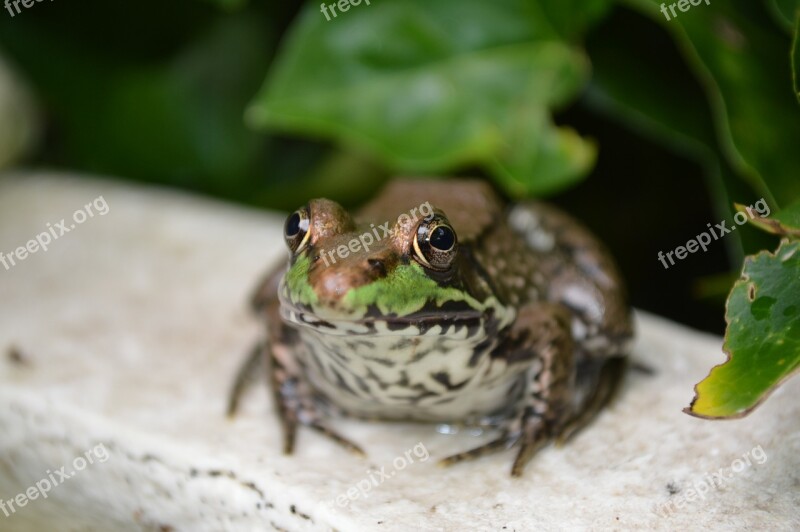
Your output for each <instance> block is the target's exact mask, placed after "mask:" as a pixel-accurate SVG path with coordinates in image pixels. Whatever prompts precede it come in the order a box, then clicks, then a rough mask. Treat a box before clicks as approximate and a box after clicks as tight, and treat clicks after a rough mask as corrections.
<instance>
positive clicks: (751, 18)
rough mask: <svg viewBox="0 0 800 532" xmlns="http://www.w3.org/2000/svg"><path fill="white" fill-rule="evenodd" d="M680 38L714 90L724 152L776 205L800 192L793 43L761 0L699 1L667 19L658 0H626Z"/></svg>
mask: <svg viewBox="0 0 800 532" xmlns="http://www.w3.org/2000/svg"><path fill="white" fill-rule="evenodd" d="M628 3H630V4H632V5H634V6H638V7H639V8H640V9H642V10H643V11H644V12H645V13H648V14H650V15H651V16H653V17H654V18H655V19H656V20H660V21H661V23H662V24H664V25H665V27H667V28H668V29H669V30H670V31H672V32H673V35H674V36H675V37H676V38H677V39H678V40H679V42H680V43H681V47H682V48H683V50H684V53H685V55H686V58H687V60H688V61H689V62H690V64H691V65H692V67H693V69H694V70H695V72H696V73H697V75H698V77H699V79H700V80H701V81H702V83H703V84H704V86H705V88H706V91H707V93H708V94H709V96H710V98H711V102H712V106H713V109H714V116H715V121H716V127H715V129H716V132H717V135H718V138H719V141H720V142H721V144H722V146H723V150H724V152H725V153H726V156H727V158H728V159H729V161H730V162H731V163H732V165H733V167H734V168H735V169H736V171H737V173H739V174H740V175H742V176H744V177H745V178H746V179H747V180H748V181H749V182H750V183H751V186H752V187H753V188H754V189H755V190H757V191H759V193H761V194H762V195H763V196H764V197H765V198H766V199H767V200H768V201H769V202H770V204H771V205H780V204H785V203H790V202H792V201H794V200H796V199H798V198H800V180H798V179H797V175H798V174H800V150H797V149H796V143H797V139H798V138H800V106H798V105H797V102H796V98H795V97H794V96H793V94H792V93H793V92H794V91H793V90H788V89H789V87H790V86H791V85H790V79H791V68H790V65H789V64H788V63H787V61H786V51H787V50H788V49H789V48H790V46H791V42H790V39H789V37H788V36H786V35H785V34H784V33H783V32H780V31H775V23H774V21H773V19H772V18H771V17H769V16H768V13H767V12H766V9H765V7H764V4H763V3H759V2H752V1H751V0H730V1H729V2H713V3H711V5H706V4H705V3H702V4H700V5H698V6H693V7H691V9H690V10H689V11H687V12H685V13H683V12H678V16H677V17H675V18H672V19H671V20H670V21H666V19H665V17H664V15H663V14H662V13H661V12H660V10H659V8H660V6H661V4H662V3H663V2H662V1H661V0H628Z"/></svg>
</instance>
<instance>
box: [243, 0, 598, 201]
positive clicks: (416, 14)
mask: <svg viewBox="0 0 800 532" xmlns="http://www.w3.org/2000/svg"><path fill="white" fill-rule="evenodd" d="M545 5H547V6H548V9H545V8H544V6H545ZM555 5H556V4H555V2H554V0H536V1H531V0H500V1H499V2H494V3H492V4H489V3H487V2H484V1H482V0H440V1H437V2H435V3H430V2H426V1H424V0H408V1H405V2H396V3H383V4H381V5H380V7H378V6H377V5H372V6H367V5H365V4H361V5H360V6H358V7H352V8H350V10H349V11H348V12H347V13H339V14H338V15H337V17H336V18H333V17H331V20H330V21H327V20H326V18H325V16H324V15H323V14H322V13H321V12H320V10H319V8H318V7H317V6H316V4H311V5H309V6H307V7H306V9H305V10H304V12H303V13H302V14H301V16H300V19H299V21H298V22H297V24H296V26H295V27H294V28H293V30H292V32H291V36H290V37H289V39H288V41H287V42H286V43H285V47H284V49H283V50H282V52H281V54H280V56H279V58H278V60H277V64H276V65H275V67H274V68H273V71H272V72H271V74H270V76H269V77H268V79H267V81H266V83H265V85H264V87H263V89H262V91H261V93H260V94H259V95H258V96H257V98H256V100H255V102H254V103H253V104H252V106H251V107H250V109H249V111H248V115H247V117H248V119H249V122H250V123H251V124H253V125H254V126H256V127H263V128H269V129H271V130H277V131H285V132H292V133H298V134H305V135H314V136H322V137H325V138H331V139H335V140H337V141H338V142H341V143H344V144H347V145H351V146H354V147H356V148H358V149H362V150H365V151H366V152H367V153H371V154H373V155H375V156H377V157H378V158H380V159H381V160H382V161H384V162H385V163H386V164H388V165H389V166H390V167H391V168H392V169H393V170H396V171H403V172H419V173H436V172H446V171H452V170H453V169H456V168H459V167H465V166H469V165H480V166H483V167H485V168H487V169H488V170H489V171H490V172H492V173H493V174H494V175H495V176H496V177H497V178H498V179H499V181H500V183H501V184H502V185H503V186H504V187H505V188H506V189H507V190H508V191H509V192H511V193H515V194H522V193H526V192H527V193H530V192H533V193H545V192H552V191H554V190H557V189H559V188H563V187H564V186H567V185H568V184H570V183H572V182H574V181H575V180H577V179H579V178H580V177H582V176H584V175H585V174H586V173H587V172H588V171H589V169H590V167H591V165H592V163H593V161H594V149H593V147H592V146H591V144H589V143H588V142H587V141H585V140H583V139H582V138H581V137H580V136H578V135H577V134H575V133H574V132H573V131H571V130H569V129H568V128H564V127H557V126H555V125H554V124H553V121H552V119H551V117H550V115H549V112H548V111H549V109H552V108H554V107H558V106H562V105H564V104H565V103H567V102H568V101H569V100H570V99H571V98H572V97H573V96H574V95H575V94H576V93H577V91H578V90H579V89H580V88H581V87H582V86H583V84H584V83H585V81H586V79H587V77H588V72H589V64H588V61H587V60H586V58H585V56H584V55H583V54H582V53H581V52H580V51H578V50H576V49H574V48H572V47H570V46H569V45H568V44H566V43H564V42H562V41H561V40H560V34H561V33H568V34H572V32H573V31H574V30H573V29H570V28H569V27H568V26H569V25H565V24H564V23H563V20H566V17H565V16H563V13H562V12H561V11H559V10H558V9H557V8H556V7H554V6H555ZM603 5H605V2H594V3H593V6H595V7H594V8H593V9H594V11H595V12H600V11H602V9H600V8H602V7H603ZM562 9H563V8H562ZM453 13H457V14H458V16H457V17H454V16H453ZM543 13H548V14H552V13H560V14H561V15H562V18H560V19H556V18H555V17H551V18H548V16H543V15H542V14H543ZM329 16H330V15H329ZM592 20H593V19H592ZM560 21H562V22H560ZM542 172H544V173H542Z"/></svg>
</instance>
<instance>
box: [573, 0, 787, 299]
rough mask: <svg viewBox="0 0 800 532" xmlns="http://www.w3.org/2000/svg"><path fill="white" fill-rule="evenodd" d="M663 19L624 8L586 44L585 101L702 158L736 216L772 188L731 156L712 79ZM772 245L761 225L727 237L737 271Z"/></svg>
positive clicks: (725, 213)
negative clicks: (688, 58)
mask: <svg viewBox="0 0 800 532" xmlns="http://www.w3.org/2000/svg"><path fill="white" fill-rule="evenodd" d="M663 22H664V20H663V17H662V20H660V21H659V20H658V19H654V20H650V19H649V18H647V17H645V16H642V15H641V14H639V13H637V12H634V11H630V10H626V9H619V10H617V11H616V12H615V14H614V16H613V17H611V19H610V20H608V21H607V22H606V23H604V24H602V25H600V26H599V27H598V28H597V29H595V30H594V31H593V32H592V34H591V36H590V38H589V40H588V41H587V43H586V46H587V50H588V53H589V54H590V57H591V60H592V63H593V65H594V76H593V78H592V80H591V82H590V84H589V89H588V90H587V93H586V98H585V101H586V102H587V103H588V105H589V106H590V107H591V108H592V109H593V110H594V111H596V112H599V113H602V114H605V115H606V116H607V117H608V118H609V119H612V120H615V121H619V122H621V123H623V124H624V125H625V126H627V127H628V128H631V129H633V130H635V131H636V132H638V133H640V134H641V135H642V136H646V137H649V138H651V139H652V140H653V141H654V142H657V143H659V144H660V145H661V146H664V147H666V148H669V149H670V150H671V151H674V152H675V153H676V154H678V155H680V156H681V157H684V158H686V159H689V160H692V161H695V162H696V163H697V164H698V165H699V166H700V167H701V168H702V169H703V171H704V174H705V178H706V179H705V185H706V186H707V187H708V188H709V191H710V197H711V200H712V201H713V203H714V207H715V210H716V213H717V217H718V218H719V219H727V220H730V219H731V218H732V217H733V214H734V212H733V210H732V208H731V205H732V204H733V203H734V202H735V201H754V200H756V199H757V198H758V197H759V196H763V195H765V194H767V191H766V190H764V189H760V190H759V189H755V190H754V188H753V186H752V182H747V181H745V180H744V179H743V178H742V175H741V173H740V172H738V173H737V169H736V168H734V164H735V161H732V160H731V158H729V157H727V154H726V150H725V149H724V147H723V146H722V143H721V142H720V140H719V139H718V135H717V131H716V122H715V116H714V112H713V110H712V108H711V105H710V98H709V96H708V91H707V89H706V87H705V84H702V83H701V82H700V81H699V80H698V79H697V76H696V74H695V72H693V71H692V69H691V68H690V67H689V65H687V64H686V62H685V61H684V60H683V58H682V54H681V50H680V49H679V48H678V47H677V44H676V43H675V42H674V40H673V39H672V37H671V35H670V33H669V32H668V30H667V29H665V28H662V27H659V24H662V23H663ZM633 50H635V52H632V51H633ZM697 186H701V183H698V184H697ZM743 244H744V245H743ZM771 244H772V242H771V241H770V240H769V239H768V238H766V235H762V234H761V233H759V232H758V231H738V232H736V233H735V234H732V235H730V236H729V237H728V238H726V239H725V240H724V245H725V246H726V248H727V251H728V256H729V260H730V263H731V264H735V265H736V267H737V269H738V266H739V265H740V264H741V262H742V260H743V259H744V255H745V252H744V250H745V249H748V250H758V249H763V247H764V246H765V245H771ZM737 275H738V272H737ZM731 284H732V282H731V283H730V284H728V285H727V287H726V288H725V290H724V293H722V294H721V296H722V297H724V296H726V295H727V293H728V291H729V290H730V286H731Z"/></svg>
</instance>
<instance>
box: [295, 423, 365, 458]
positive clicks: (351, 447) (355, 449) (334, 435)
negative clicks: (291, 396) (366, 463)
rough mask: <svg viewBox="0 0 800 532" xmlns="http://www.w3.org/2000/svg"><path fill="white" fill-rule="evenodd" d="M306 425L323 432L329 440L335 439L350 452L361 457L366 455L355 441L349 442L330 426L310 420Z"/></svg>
mask: <svg viewBox="0 0 800 532" xmlns="http://www.w3.org/2000/svg"><path fill="white" fill-rule="evenodd" d="M308 426H309V427H310V428H312V429H314V430H316V431H317V432H319V433H320V434H324V435H325V436H327V437H328V438H330V439H331V440H333V441H335V442H336V443H338V444H339V445H341V446H342V447H344V448H345V449H347V450H348V451H350V452H351V453H353V454H357V455H358V456H362V457H364V456H367V453H365V452H364V450H363V449H362V448H361V447H359V446H358V445H356V444H355V443H353V442H351V441H350V440H348V439H347V438H345V437H344V436H342V435H340V434H339V433H338V432H336V431H334V430H333V429H331V428H330V427H328V426H326V425H324V424H322V423H320V422H319V421H312V422H310V423H309V424H308Z"/></svg>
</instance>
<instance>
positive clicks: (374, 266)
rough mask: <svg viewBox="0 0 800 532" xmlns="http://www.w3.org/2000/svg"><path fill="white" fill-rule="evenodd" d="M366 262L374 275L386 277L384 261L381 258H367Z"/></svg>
mask: <svg viewBox="0 0 800 532" xmlns="http://www.w3.org/2000/svg"><path fill="white" fill-rule="evenodd" d="M367 264H369V267H370V269H371V270H372V272H373V273H374V274H375V275H377V276H378V277H386V263H384V262H383V261H382V260H381V259H367Z"/></svg>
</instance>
